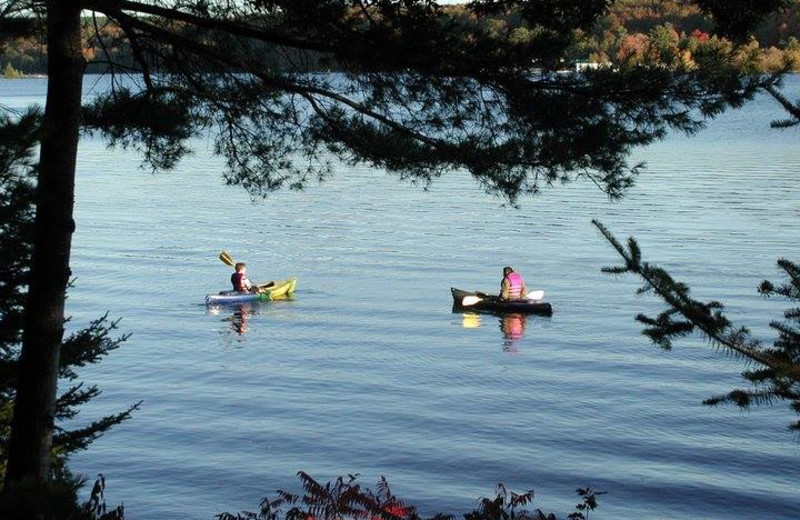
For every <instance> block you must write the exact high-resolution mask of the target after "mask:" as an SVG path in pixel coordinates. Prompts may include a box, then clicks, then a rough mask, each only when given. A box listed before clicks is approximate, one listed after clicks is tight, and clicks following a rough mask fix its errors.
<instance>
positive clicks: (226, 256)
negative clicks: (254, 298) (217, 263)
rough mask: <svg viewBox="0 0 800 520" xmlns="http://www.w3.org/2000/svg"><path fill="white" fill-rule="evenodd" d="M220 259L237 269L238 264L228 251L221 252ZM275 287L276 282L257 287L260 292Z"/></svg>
mask: <svg viewBox="0 0 800 520" xmlns="http://www.w3.org/2000/svg"><path fill="white" fill-rule="evenodd" d="M219 259H220V260H222V262H223V263H224V264H227V265H229V266H231V267H236V262H234V261H233V257H232V256H231V255H230V254H228V252H227V251H222V252H220V254H219ZM273 285H275V282H267V283H262V284H259V285H257V286H256V287H258V290H259V292H263V291H264V290H265V289H269V288H270V287H272V286H273Z"/></svg>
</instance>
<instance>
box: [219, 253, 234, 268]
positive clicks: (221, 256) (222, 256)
mask: <svg viewBox="0 0 800 520" xmlns="http://www.w3.org/2000/svg"><path fill="white" fill-rule="evenodd" d="M219 259H220V260H222V262H223V263H225V264H228V265H229V266H231V267H235V266H236V262H234V261H233V257H231V255H229V254H228V252H227V251H222V252H221V253H220V254H219Z"/></svg>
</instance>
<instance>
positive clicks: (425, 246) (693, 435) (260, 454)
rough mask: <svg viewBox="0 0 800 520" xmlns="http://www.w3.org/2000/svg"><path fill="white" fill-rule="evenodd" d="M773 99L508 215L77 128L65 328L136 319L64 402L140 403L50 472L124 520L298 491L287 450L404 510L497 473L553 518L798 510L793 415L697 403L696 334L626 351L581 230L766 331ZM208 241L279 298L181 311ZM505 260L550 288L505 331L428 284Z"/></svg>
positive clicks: (628, 325) (704, 379)
mask: <svg viewBox="0 0 800 520" xmlns="http://www.w3.org/2000/svg"><path fill="white" fill-rule="evenodd" d="M86 83H87V89H88V88H89V87H91V86H92V85H93V84H94V83H95V81H94V80H89V81H87V82H86ZM789 84H790V86H791V88H792V91H793V92H794V94H795V95H800V78H797V77H795V78H791V80H790V82H789ZM44 87H45V85H44V81H43V80H23V81H0V104H3V105H7V106H12V107H22V106H25V105H26V104H27V103H29V102H32V101H38V102H43V99H44ZM779 116H780V113H779V112H778V109H777V106H776V105H775V104H774V103H772V102H770V101H769V100H767V99H760V100H757V101H756V102H754V103H753V104H750V105H748V106H747V107H746V108H745V109H743V110H741V111H738V112H732V113H729V114H726V115H725V116H724V117H722V118H720V119H719V120H717V121H715V122H714V123H712V124H711V125H710V127H709V128H708V129H707V130H706V131H704V132H702V133H701V134H700V135H698V136H696V137H694V138H691V139H689V138H685V137H681V136H675V137H672V138H670V139H669V140H667V141H665V142H663V143H659V144H657V145H654V146H651V147H649V148H647V149H643V150H639V151H638V152H637V154H636V157H635V159H637V160H645V161H647V163H648V168H647V169H646V171H645V172H644V174H643V175H642V177H641V179H640V181H639V184H638V186H637V187H635V188H634V189H633V190H632V191H631V192H630V195H629V197H627V198H626V199H625V200H624V201H622V202H619V203H612V202H609V201H608V200H607V199H605V198H604V197H603V195H602V194H601V193H599V192H598V191H596V190H595V189H593V188H592V187H591V186H589V185H586V184H582V183H578V184H573V185H568V186H563V187H557V188H555V189H552V190H547V191H546V192H545V193H544V194H543V195H542V196H540V197H538V198H534V199H527V200H524V201H522V207H521V208H520V209H519V210H512V209H506V208H503V207H501V204H500V201H498V200H497V199H494V198H492V197H490V196H487V195H485V194H483V193H482V192H481V191H480V189H478V188H477V187H476V186H475V185H474V183H473V182H472V181H471V180H470V179H469V178H468V176H466V175H464V174H458V173H454V174H452V175H450V176H448V177H447V178H445V179H442V180H441V181H439V182H437V183H436V184H435V185H434V186H433V187H432V189H431V190H430V191H423V190H421V189H419V188H416V187H411V186H408V185H406V184H404V183H403V182H401V181H397V180H396V179H394V178H392V177H389V176H387V175H386V174H385V173H383V172H381V171H375V170H370V169H367V168H361V169H347V168H344V169H340V172H339V174H338V175H337V176H336V178H335V179H334V180H333V181H331V182H329V183H327V184H325V185H323V186H321V187H316V186H315V187H312V188H310V189H308V190H307V191H305V192H300V193H297V192H281V193H277V194H275V195H273V196H271V197H270V198H269V199H268V200H266V201H264V202H258V203H252V202H251V201H250V199H249V197H248V195H247V194H246V193H244V192H243V191H242V190H240V189H237V188H228V187H225V186H223V183H222V181H221V171H222V166H221V163H220V161H219V160H217V159H214V158H213V157H211V156H210V154H209V152H208V150H209V149H210V144H209V143H205V142H198V143H197V153H196V155H195V156H194V157H193V158H191V159H190V160H187V161H185V162H184V163H183V164H182V165H181V167H180V168H179V170H178V171H176V172H174V173H171V174H165V175H156V176H153V175H151V174H150V173H148V172H145V171H142V170H140V169H139V162H138V159H137V157H136V156H135V155H133V154H129V153H123V152H120V151H111V150H107V149H105V148H104V146H103V144H102V143H101V142H100V141H98V140H91V139H86V140H84V141H83V142H82V146H81V153H80V157H79V173H78V191H77V201H76V202H77V206H76V213H77V225H78V230H77V233H76V235H75V239H74V250H73V262H72V264H73V271H74V273H75V275H76V276H77V282H76V287H75V288H74V289H73V290H72V291H71V292H70V297H69V300H68V312H69V313H70V314H71V315H72V316H73V321H72V322H71V324H70V327H71V328H73V329H74V328H77V327H78V326H81V325H85V324H86V323H87V322H88V321H89V320H90V319H92V318H94V317H97V316H98V315H101V314H102V313H104V312H105V311H106V310H108V311H110V313H111V316H116V317H123V320H122V322H121V328H122V330H124V331H129V332H132V333H133V337H132V338H131V339H130V340H129V341H128V342H127V343H126V344H125V345H124V346H123V347H122V348H121V349H120V350H118V351H116V352H114V353H113V354H112V355H111V356H110V357H109V358H108V359H107V360H106V361H105V362H103V363H102V364H101V365H99V366H94V367H89V368H87V369H85V370H83V376H84V378H85V380H86V381H87V382H91V383H96V384H98V385H99V386H100V387H101V388H102V389H103V391H104V393H103V394H102V396H101V397H100V398H98V399H97V400H96V401H95V402H94V403H92V404H91V406H87V407H85V408H84V409H83V411H82V413H81V418H82V419H81V420H83V421H87V420H89V419H90V418H92V417H96V416H98V415H99V414H104V413H112V412H116V411H119V410H121V409H124V408H125V407H126V406H127V405H129V404H130V403H133V402H136V401H138V400H140V399H142V400H144V403H143V405H142V408H141V411H139V412H138V413H136V415H135V417H134V418H133V419H131V420H130V421H128V422H127V423H125V424H123V425H121V426H119V427H118V428H117V429H116V430H114V431H113V432H112V433H109V434H107V435H105V436H104V437H103V438H101V439H100V440H99V441H97V442H95V443H94V444H93V445H92V447H91V449H90V450H89V451H88V452H86V453H84V454H80V455H78V456H76V457H75V458H74V461H73V464H72V467H73V469H74V470H75V471H77V472H80V473H83V474H85V475H87V476H90V477H91V476H93V475H95V474H96V473H98V472H103V473H104V474H105V475H106V476H107V479H108V486H109V487H108V493H107V498H108V499H109V503H113V504H116V503H119V502H124V503H125V506H126V513H127V516H128V518H130V519H132V520H138V519H150V518H176V517H178V516H179V515H182V517H185V518H193V519H194V518H196V519H203V518H212V516H213V515H214V514H216V513H219V512H221V511H236V510H242V509H250V510H252V509H255V508H256V507H257V504H258V501H259V499H260V497H262V496H264V495H265V494H268V493H269V494H272V493H273V491H274V490H275V489H277V488H283V489H289V490H295V491H296V490H297V489H298V481H297V479H296V477H295V473H296V472H297V471H298V470H304V471H307V472H309V473H311V474H312V475H314V476H316V477H317V478H319V479H321V480H328V479H332V478H335V477H336V476H337V475H341V474H347V473H356V472H358V473H360V474H361V475H362V480H363V481H364V482H365V483H367V484H371V483H374V482H375V480H376V479H377V478H378V477H379V476H380V475H385V476H386V477H387V478H388V479H389V480H390V482H391V483H392V484H393V489H394V491H395V492H396V493H397V494H399V495H400V496H402V497H405V498H406V499H407V500H408V501H409V502H411V503H415V504H417V505H418V506H420V508H421V509H422V510H423V512H425V513H434V512H438V511H445V512H452V513H461V512H465V511H467V510H469V509H470V508H472V507H473V506H474V505H475V500H476V498H477V497H479V496H483V495H486V494H489V493H491V492H492V489H493V486H494V485H496V483H497V482H500V481H502V482H504V483H505V484H507V485H508V486H509V487H511V488H512V489H515V490H519V491H522V490H525V489H529V488H535V489H536V492H537V501H536V502H535V506H536V507H542V508H544V509H546V510H555V511H557V512H562V513H563V512H565V511H568V510H569V509H570V507H571V504H572V503H574V502H575V495H574V489H575V488H576V487H578V486H584V485H586V484H593V485H595V486H596V487H597V488H599V489H601V490H604V491H607V492H608V494H607V495H604V496H603V497H602V499H601V508H600V509H599V510H598V514H597V516H596V517H597V518H609V519H610V518H614V519H639V518H677V519H689V518H706V519H725V520H732V519H750V518H755V517H763V518H772V519H796V518H797V517H798V511H800V496H799V495H798V483H799V482H800V444H798V439H797V438H796V437H794V436H792V434H791V433H789V432H788V431H787V429H786V427H787V425H788V423H789V422H790V421H791V420H793V419H795V417H794V416H793V415H792V414H791V413H790V412H789V411H788V409H787V408H786V407H785V406H783V405H778V406H775V407H774V408H763V409H756V410H753V411H751V412H747V413H742V412H740V411H738V410H737V409H735V408H732V407H721V408H708V407H705V406H703V405H702V404H701V401H702V400H703V399H704V398H706V397H709V396H711V395H715V394H718V393H722V392H726V391H728V390H730V389H731V388H733V387H735V386H737V385H742V384H743V383H742V382H741V380H740V377H739V375H738V374H739V372H740V371H741V370H742V369H743V368H744V367H743V365H742V364H741V363H740V362H738V361H736V360H733V359H730V358H729V357H727V356H726V355H724V354H723V353H720V352H716V351H715V350H713V349H710V348H708V346H707V345H706V344H705V343H704V342H703V341H702V340H700V339H690V340H686V341H682V342H680V343H679V345H678V346H677V348H675V349H674V350H673V351H671V352H666V351H662V350H659V349H658V348H656V347H653V346H651V345H650V344H649V343H648V341H647V340H646V339H645V338H644V337H643V336H641V334H640V328H639V326H638V325H637V324H636V323H635V322H634V321H633V316H634V315H636V314H637V313H639V312H642V311H649V312H652V311H655V310H656V309H658V305H657V302H655V301H654V300H652V299H650V298H644V297H636V296H635V295H634V294H633V293H634V290H635V288H636V287H637V283H636V281H635V280H631V279H614V278H610V277H608V276H606V275H603V274H602V273H601V272H600V268H601V267H603V266H606V265H610V264H613V263H615V262H616V258H615V253H614V252H613V251H612V250H611V248H610V246H609V245H608V244H607V243H605V241H604V240H603V239H602V238H601V237H600V236H599V234H598V233H597V232H596V231H595V229H594V228H593V227H592V226H591V225H590V222H589V221H590V219H592V218H599V219H600V220H601V221H602V222H604V223H605V224H606V225H608V226H609V227H610V229H611V230H612V231H613V232H615V233H616V234H617V235H618V236H619V237H621V238H625V237H627V236H629V235H634V236H636V237H638V238H639V239H640V242H641V245H642V248H643V250H644V253H645V255H646V257H647V258H648V259H649V260H651V261H654V262H657V263H660V264H662V265H664V266H666V267H668V268H669V269H671V271H672V272H673V274H674V275H676V276H677V277H679V278H680V279H683V280H685V281H688V282H690V283H691V284H692V286H693V287H694V290H695V293H696V294H697V295H698V296H699V297H702V298H705V299H711V298H716V299H720V300H723V301H725V302H726V303H727V304H728V305H729V309H730V313H731V315H732V316H733V317H735V318H737V319H738V320H739V322H740V323H742V324H744V325H747V326H750V327H752V328H753V330H754V331H755V333H756V334H757V335H758V336H759V337H762V338H764V339H765V340H767V341H771V339H772V335H771V332H770V331H769V329H768V328H767V327H766V324H767V322H768V321H769V320H770V319H773V318H778V317H779V315H780V313H781V312H782V310H783V307H784V304H782V303H781V302H776V301H765V300H763V299H761V298H760V297H759V296H758V295H757V294H756V291H755V288H756V285H757V284H758V283H759V282H760V281H761V280H762V279H763V278H764V277H770V278H776V277H778V271H777V269H776V267H775V261H776V259H777V258H778V257H781V256H785V257H788V258H791V259H795V260H800V251H798V245H797V244H798V239H800V219H798V216H799V215H800V190H798V189H797V175H798V167H799V166H800V145H799V144H800V131H798V130H794V131H787V132H778V131H774V130H770V129H769V127H768V122H769V120H770V119H771V118H774V117H779ZM221 249H227V250H228V251H229V252H230V253H231V254H232V255H233V257H234V258H235V259H237V260H245V261H247V263H248V268H249V273H250V274H251V276H252V277H253V278H255V279H259V280H262V279H273V278H282V277H286V276H289V275H293V276H298V277H299V280H300V282H299V289H298V291H297V294H296V298H295V299H294V300H293V301H287V302H275V303H271V304H267V305H262V306H256V307H253V308H250V309H249V310H248V309H245V312H244V316H242V313H234V312H233V310H230V309H223V310H214V309H211V310H209V309H206V307H205V306H204V305H203V297H204V295H205V294H207V293H209V292H213V291H216V290H220V289H224V288H226V286H227V283H228V282H227V280H228V277H229V274H230V271H229V268H227V267H226V266H225V265H223V264H222V263H221V262H220V261H219V260H218V259H217V255H218V253H219V251H220V250H221ZM506 264H510V265H513V266H515V267H516V268H518V269H519V270H520V271H521V272H522V273H523V274H524V275H525V276H526V279H527V281H528V286H529V287H530V288H543V289H545V290H546V291H547V295H548V299H549V300H550V301H551V302H552V303H553V305H554V308H555V314H554V315H553V317H552V318H540V317H529V318H528V319H527V320H526V321H525V323H524V324H521V323H513V324H512V323H506V324H505V330H509V329H510V328H516V330H517V332H519V328H520V327H523V326H524V330H523V331H522V334H521V337H519V336H520V334H519V333H517V334H513V335H512V334H506V333H504V332H503V331H504V324H503V323H502V322H501V321H500V320H499V319H498V318H494V317H491V316H484V317H481V318H480V319H477V318H475V317H470V316H466V317H464V316H462V315H460V314H453V313H451V298H450V291H449V289H450V287H451V286H457V287H462V288H467V289H469V288H473V289H482V290H486V291H490V290H491V291H493V290H496V287H497V286H498V284H499V278H500V268H501V267H502V266H503V265H506ZM512 336H513V337H512ZM560 516H561V515H560Z"/></svg>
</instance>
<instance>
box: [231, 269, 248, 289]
mask: <svg viewBox="0 0 800 520" xmlns="http://www.w3.org/2000/svg"><path fill="white" fill-rule="evenodd" d="M245 280H247V275H246V274H244V273H233V274H232V275H231V284H232V285H233V290H234V291H239V292H248V290H247V285H246V284H245Z"/></svg>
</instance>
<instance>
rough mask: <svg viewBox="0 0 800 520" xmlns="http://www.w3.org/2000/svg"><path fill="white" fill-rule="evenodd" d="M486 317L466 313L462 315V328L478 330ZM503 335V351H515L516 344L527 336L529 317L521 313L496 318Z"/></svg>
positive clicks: (511, 313) (510, 313) (506, 314)
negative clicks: (526, 329) (526, 328)
mask: <svg viewBox="0 0 800 520" xmlns="http://www.w3.org/2000/svg"><path fill="white" fill-rule="evenodd" d="M486 317H487V316H486V315H481V314H478V313H471V312H468V313H464V314H462V315H461V326H462V327H464V328H465V329H477V328H478V327H480V326H481V325H483V319H484V318H486ZM495 318H496V319H497V323H498V324H499V326H500V332H502V333H503V350H509V351H511V350H515V349H514V348H513V347H514V344H515V343H516V342H517V341H519V340H521V339H522V338H523V337H524V336H525V327H526V326H527V322H528V316H526V315H525V314H523V313H520V312H509V313H505V314H502V315H499V316H495Z"/></svg>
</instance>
